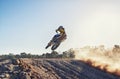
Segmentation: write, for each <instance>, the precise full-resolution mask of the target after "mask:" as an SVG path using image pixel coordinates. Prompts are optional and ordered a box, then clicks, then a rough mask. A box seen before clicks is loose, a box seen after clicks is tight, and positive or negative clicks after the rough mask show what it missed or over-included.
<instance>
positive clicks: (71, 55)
mask: <svg viewBox="0 0 120 79" xmlns="http://www.w3.org/2000/svg"><path fill="white" fill-rule="evenodd" d="M74 57H75V51H74V50H73V49H69V50H68V51H65V52H63V53H62V54H59V53H58V52H57V51H52V52H51V53H44V54H42V55H34V54H31V53H28V54H27V53H26V52H22V53H20V54H16V55H15V54H13V53H9V54H8V55H0V58H1V59H14V58H74Z"/></svg>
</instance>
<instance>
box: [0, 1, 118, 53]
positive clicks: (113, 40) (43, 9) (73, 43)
mask: <svg viewBox="0 0 120 79" xmlns="http://www.w3.org/2000/svg"><path fill="white" fill-rule="evenodd" d="M119 4H120V1H117V0H113V1H109V2H108V1H107V0H105V1H89V0H85V1H83V0H0V54H6V53H15V54H16V53H21V52H27V53H33V54H42V53H45V52H51V50H50V49H47V50H45V49H44V48H45V46H46V45H47V43H48V42H49V40H50V39H51V38H52V36H53V35H54V34H55V29H57V28H58V26H60V25H63V26H64V27H65V29H66V33H67V36H68V39H67V40H66V41H64V42H63V43H62V44H61V45H60V47H59V48H58V49H57V51H59V52H62V51H65V50H68V49H70V48H80V47H83V46H86V45H91V46H95V45H101V44H104V45H106V46H112V45H114V44H120V41H119V40H120V32H119V29H120V5H119Z"/></svg>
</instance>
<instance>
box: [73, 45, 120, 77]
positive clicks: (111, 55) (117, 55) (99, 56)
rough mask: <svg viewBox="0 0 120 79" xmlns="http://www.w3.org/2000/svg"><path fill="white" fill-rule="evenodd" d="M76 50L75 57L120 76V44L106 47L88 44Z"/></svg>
mask: <svg viewBox="0 0 120 79" xmlns="http://www.w3.org/2000/svg"><path fill="white" fill-rule="evenodd" d="M74 50H75V59H78V60H81V61H83V62H85V63H88V64H89V65H91V66H94V67H96V68H99V69H101V70H104V71H106V72H109V73H112V74H114V75H118V76H120V46H119V45H114V47H113V48H105V47H104V45H100V46H97V47H91V46H86V47H83V48H80V49H74Z"/></svg>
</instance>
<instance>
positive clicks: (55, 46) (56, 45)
mask: <svg viewBox="0 0 120 79" xmlns="http://www.w3.org/2000/svg"><path fill="white" fill-rule="evenodd" d="M59 45H60V43H55V44H54V45H53V46H52V47H51V50H55V49H56V48H57V47H58V46H59Z"/></svg>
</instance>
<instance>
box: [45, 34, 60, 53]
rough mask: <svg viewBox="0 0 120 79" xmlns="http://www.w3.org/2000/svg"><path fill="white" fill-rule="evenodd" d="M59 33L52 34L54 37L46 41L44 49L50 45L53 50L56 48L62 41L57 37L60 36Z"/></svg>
mask: <svg viewBox="0 0 120 79" xmlns="http://www.w3.org/2000/svg"><path fill="white" fill-rule="evenodd" d="M60 36H61V35H60V34H59V33H57V34H56V35H54V37H53V38H52V40H51V41H50V42H49V43H48V45H47V46H46V47H45V48H46V49H47V48H48V47H50V46H52V47H51V50H53V51H54V50H55V49H57V47H58V46H59V45H60V44H61V42H62V40H60V39H59V38H60Z"/></svg>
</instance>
